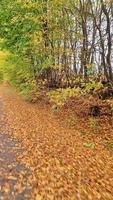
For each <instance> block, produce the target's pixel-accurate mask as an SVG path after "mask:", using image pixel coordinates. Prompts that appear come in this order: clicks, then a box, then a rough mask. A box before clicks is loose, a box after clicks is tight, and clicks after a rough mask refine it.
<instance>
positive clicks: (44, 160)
mask: <svg viewBox="0 0 113 200" xmlns="http://www.w3.org/2000/svg"><path fill="white" fill-rule="evenodd" d="M0 102H1V103H0V113H1V116H0V195H1V196H0V200H2V199H4V200H25V199H26V200H113V156H112V155H111V154H110V153H109V151H108V150H107V149H105V148H104V146H102V144H101V143H100V140H99V137H98V136H92V138H91V141H90V142H94V143H95V147H94V148H87V147H85V146H84V145H83V143H84V142H87V141H83V139H82V137H81V136H80V133H79V132H78V131H77V130H76V129H74V130H71V129H69V128H68V127H67V128H66V127H63V126H62V125H61V124H59V121H57V119H56V118H55V116H54V114H53V113H52V112H51V111H50V110H49V109H48V108H47V106H46V105H45V106H44V105H42V104H41V103H37V104H34V105H33V104H30V103H28V102H25V101H24V100H23V99H22V98H20V97H19V96H18V95H17V94H16V93H15V92H14V91H13V90H12V89H11V88H10V87H5V86H1V87H0ZM2 103H3V105H2ZM3 113H5V118H4V116H3ZM5 127H7V128H5ZM111 134H112V133H111ZM17 141H18V142H17ZM21 163H22V164H21ZM30 169H32V176H31V171H30ZM8 177H9V178H8ZM10 179H11V180H10ZM30 194H31V195H32V197H30ZM11 195H12V196H11Z"/></svg>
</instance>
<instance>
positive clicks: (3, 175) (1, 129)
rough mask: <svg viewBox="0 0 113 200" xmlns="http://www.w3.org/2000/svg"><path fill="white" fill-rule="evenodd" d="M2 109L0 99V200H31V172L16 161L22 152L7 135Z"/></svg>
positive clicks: (17, 144)
mask: <svg viewBox="0 0 113 200" xmlns="http://www.w3.org/2000/svg"><path fill="white" fill-rule="evenodd" d="M3 108H4V105H3V102H2V100H1V99H0V200H28V199H30V200H31V198H30V193H31V186H30V184H29V183H28V179H29V177H30V175H31V170H30V169H28V168H26V167H25V166H23V165H22V164H21V163H19V162H18V160H17V158H18V156H19V155H21V154H22V153H23V150H22V149H21V148H20V147H19V143H18V142H16V141H15V140H14V139H12V138H10V136H9V135H8V133H7V129H6V123H5V120H4V112H3V110H4V109H3Z"/></svg>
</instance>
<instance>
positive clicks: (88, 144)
mask: <svg viewBox="0 0 113 200" xmlns="http://www.w3.org/2000/svg"><path fill="white" fill-rule="evenodd" d="M83 145H84V147H86V148H94V147H95V144H94V143H84V144H83Z"/></svg>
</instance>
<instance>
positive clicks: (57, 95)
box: [47, 88, 81, 106]
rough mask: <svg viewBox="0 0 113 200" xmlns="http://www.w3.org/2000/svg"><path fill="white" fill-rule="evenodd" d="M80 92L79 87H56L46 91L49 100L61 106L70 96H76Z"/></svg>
mask: <svg viewBox="0 0 113 200" xmlns="http://www.w3.org/2000/svg"><path fill="white" fill-rule="evenodd" d="M80 94H81V90H80V88H66V89H56V90H51V91H49V92H48V94H47V95H48V97H49V100H50V102H51V103H52V104H56V105H58V106H61V105H63V104H64V103H65V101H67V100H68V99H69V98H70V97H74V96H78V95H80Z"/></svg>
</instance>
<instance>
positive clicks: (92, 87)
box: [84, 81, 103, 94]
mask: <svg viewBox="0 0 113 200" xmlns="http://www.w3.org/2000/svg"><path fill="white" fill-rule="evenodd" d="M101 88H103V85H102V83H100V82H95V81H91V82H89V83H86V84H85V88H84V93H85V94H87V93H91V91H94V90H98V89H101Z"/></svg>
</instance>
